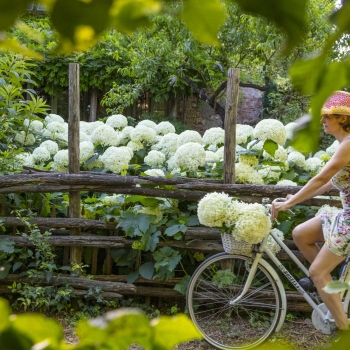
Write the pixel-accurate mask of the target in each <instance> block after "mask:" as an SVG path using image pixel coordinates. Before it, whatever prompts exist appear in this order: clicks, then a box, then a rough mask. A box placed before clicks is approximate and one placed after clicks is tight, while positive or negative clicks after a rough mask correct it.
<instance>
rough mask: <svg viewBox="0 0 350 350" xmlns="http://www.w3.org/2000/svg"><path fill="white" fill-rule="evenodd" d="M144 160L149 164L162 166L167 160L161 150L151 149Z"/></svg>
mask: <svg viewBox="0 0 350 350" xmlns="http://www.w3.org/2000/svg"><path fill="white" fill-rule="evenodd" d="M144 162H145V163H146V164H147V165H149V166H152V167H153V166H155V167H157V166H161V165H163V164H164V162H165V154H164V153H162V152H159V151H155V150H153V151H149V152H148V154H147V156H146V157H145V158H144Z"/></svg>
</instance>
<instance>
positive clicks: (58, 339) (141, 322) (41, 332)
mask: <svg viewBox="0 0 350 350" xmlns="http://www.w3.org/2000/svg"><path fill="white" fill-rule="evenodd" d="M76 333H77V335H78V337H79V342H78V343H77V344H74V345H70V346H68V344H66V343H65V342H64V340H63V331H62V328H61V326H60V325H59V324H58V323H57V322H56V321H55V320H51V319H48V318H46V317H45V316H43V315H39V314H20V315H16V316H14V315H11V309H10V307H9V305H8V303H7V302H6V301H5V300H4V299H0V343H1V348H2V349H3V350H12V349H16V350H29V349H34V348H39V347H40V349H41V348H42V349H44V348H45V349H51V350H60V349H61V350H64V349H68V348H69V349H72V350H74V349H76V350H93V349H96V350H97V349H102V348H106V349H107V348H108V349H111V350H119V349H120V350H122V349H126V348H128V347H129V346H131V345H132V344H135V343H136V344H139V345H141V346H143V347H145V348H147V349H155V350H157V349H158V350H168V349H169V350H171V349H173V348H174V346H176V345H177V344H180V343H182V342H185V341H189V340H192V339H200V338H201V335H200V334H199V333H198V331H197V329H196V328H195V326H194V325H193V323H192V322H191V321H190V320H189V319H188V317H187V316H185V315H181V314H179V315H177V316H174V317H168V316H162V317H159V318H156V319H153V320H152V321H150V320H149V319H148V318H147V316H146V315H144V314H143V313H142V312H141V311H140V310H138V309H133V308H129V309H127V308H124V309H120V310H115V311H110V312H108V313H107V314H106V315H104V316H101V317H98V318H95V319H90V320H81V321H79V322H78V324H77V327H76Z"/></svg>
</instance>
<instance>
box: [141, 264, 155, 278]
mask: <svg viewBox="0 0 350 350" xmlns="http://www.w3.org/2000/svg"><path fill="white" fill-rule="evenodd" d="M139 272H140V275H141V276H142V277H143V278H146V279H148V280H151V279H152V277H153V273H154V264H153V263H152V262H146V263H144V264H142V265H141V266H140V268H139Z"/></svg>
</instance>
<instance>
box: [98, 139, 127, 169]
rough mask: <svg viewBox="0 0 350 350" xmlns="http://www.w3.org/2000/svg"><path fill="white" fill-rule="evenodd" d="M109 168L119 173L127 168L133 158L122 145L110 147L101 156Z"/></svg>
mask: <svg viewBox="0 0 350 350" xmlns="http://www.w3.org/2000/svg"><path fill="white" fill-rule="evenodd" d="M100 160H101V161H102V162H103V164H104V166H105V168H106V169H107V170H110V171H112V172H113V173H116V174H119V173H121V172H122V170H124V169H127V167H128V165H129V162H130V160H131V157H130V152H129V151H128V150H127V149H125V148H121V147H114V146H112V147H108V148H107V149H106V151H105V152H104V153H103V154H102V156H100Z"/></svg>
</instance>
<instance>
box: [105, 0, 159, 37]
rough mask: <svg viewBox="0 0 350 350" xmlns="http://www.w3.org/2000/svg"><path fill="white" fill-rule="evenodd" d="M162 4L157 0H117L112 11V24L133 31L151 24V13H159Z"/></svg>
mask: <svg viewBox="0 0 350 350" xmlns="http://www.w3.org/2000/svg"><path fill="white" fill-rule="evenodd" d="M161 8H162V4H161V2H160V1H157V0H146V1H145V0H143V1H142V0H124V1H115V2H114V6H113V8H112V11H111V16H112V18H113V22H112V25H113V27H114V28H116V29H117V30H121V31H127V32H132V31H134V30H135V29H136V28H138V27H140V26H143V27H148V26H150V24H151V23H150V20H149V18H150V15H152V14H156V13H158V12H159V11H160V10H161Z"/></svg>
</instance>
